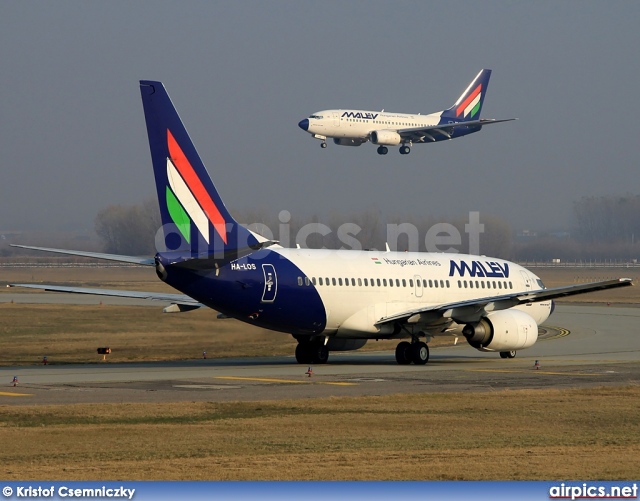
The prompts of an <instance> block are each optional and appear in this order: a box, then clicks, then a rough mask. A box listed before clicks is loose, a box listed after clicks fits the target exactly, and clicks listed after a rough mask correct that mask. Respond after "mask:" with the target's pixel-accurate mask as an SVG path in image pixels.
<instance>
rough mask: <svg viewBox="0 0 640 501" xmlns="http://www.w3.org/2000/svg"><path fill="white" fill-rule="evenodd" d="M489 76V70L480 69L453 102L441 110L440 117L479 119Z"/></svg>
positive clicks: (464, 119)
mask: <svg viewBox="0 0 640 501" xmlns="http://www.w3.org/2000/svg"><path fill="white" fill-rule="evenodd" d="M490 77H491V70H481V71H480V73H478V75H477V76H476V77H475V78H474V79H473V81H472V82H471V83H470V84H469V87H467V88H466V90H465V91H464V92H463V93H462V95H461V96H460V97H459V98H458V100H457V101H456V102H455V104H454V105H453V106H452V107H451V108H449V109H448V110H445V111H443V112H442V117H443V118H456V119H458V120H463V121H466V120H479V119H480V112H481V111H482V103H483V102H484V97H485V95H486V93H487V87H488V86H489V78H490Z"/></svg>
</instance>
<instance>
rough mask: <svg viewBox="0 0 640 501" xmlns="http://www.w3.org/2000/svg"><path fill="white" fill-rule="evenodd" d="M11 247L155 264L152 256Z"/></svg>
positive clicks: (148, 264) (13, 245) (146, 264)
mask: <svg viewBox="0 0 640 501" xmlns="http://www.w3.org/2000/svg"><path fill="white" fill-rule="evenodd" d="M11 247H18V248H20V249H31V250H38V251H44V252H55V253H57V254H69V255H71V256H81V257H92V258H95V259H106V260H107V261H119V262H121V263H132V264H140V265H143V266H155V259H154V258H152V257H140V256H121V255H119V254H105V253H102V252H86V251H75V250H65V249H51V248H49V247H33V246H31V245H16V244H11Z"/></svg>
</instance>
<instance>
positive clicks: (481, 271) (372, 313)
mask: <svg viewBox="0 0 640 501" xmlns="http://www.w3.org/2000/svg"><path fill="white" fill-rule="evenodd" d="M272 249H273V250H274V251H275V252H278V253H279V254H281V255H282V256H283V257H285V258H286V259H288V260H290V261H291V262H292V263H293V264H295V265H296V266H297V267H298V268H299V269H300V270H301V271H302V272H303V273H304V275H303V276H301V277H299V280H298V284H299V286H300V287H309V286H312V285H314V286H315V288H316V289H317V290H318V293H319V294H320V297H321V299H322V302H323V304H324V306H325V309H326V317H327V325H326V328H325V333H324V334H326V335H328V336H335V337H348V338H354V337H362V338H372V337H375V336H376V334H379V333H380V332H379V330H378V328H377V327H376V326H375V324H376V322H377V321H379V320H380V319H381V318H383V317H388V316H391V315H394V314H397V313H401V312H405V311H408V310H411V309H415V308H419V307H423V306H435V305H439V304H446V303H453V302H457V301H463V300H469V299H477V298H484V297H495V296H500V295H506V294H512V293H515V292H531V291H534V290H540V289H543V288H544V286H543V284H542V282H541V281H540V279H539V278H538V277H537V276H536V275H534V274H533V273H531V272H530V271H529V270H527V269H526V268H523V267H522V266H519V265H517V264H515V263H511V262H509V261H504V260H501V259H496V258H487V257H480V256H470V255H464V254H445V253H418V252H376V251H362V252H354V251H350V250H344V251H340V250H337V251H334V250H310V249H285V248H280V249H276V248H272ZM452 262H453V263H455V264H454V265H452ZM471 275H474V276H471ZM515 309H519V310H522V311H524V312H526V313H527V314H528V315H529V316H530V317H531V318H533V319H534V320H535V322H536V323H537V324H538V325H539V324H541V323H542V322H544V321H545V320H546V319H547V318H548V317H549V315H550V313H551V301H550V300H549V301H542V302H537V303H529V304H526V305H521V306H516V307H515ZM454 327H455V326H454ZM447 333H448V334H452V333H454V330H453V329H452V328H451V327H449V328H447ZM435 334H437V333H432V335H435ZM381 337H382V336H381Z"/></svg>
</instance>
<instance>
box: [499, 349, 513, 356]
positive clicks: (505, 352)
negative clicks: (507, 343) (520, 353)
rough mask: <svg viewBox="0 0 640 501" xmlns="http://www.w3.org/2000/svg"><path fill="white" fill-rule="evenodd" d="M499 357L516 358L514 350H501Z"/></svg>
mask: <svg viewBox="0 0 640 501" xmlns="http://www.w3.org/2000/svg"><path fill="white" fill-rule="evenodd" d="M500 358H516V350H511V351H501V352H500Z"/></svg>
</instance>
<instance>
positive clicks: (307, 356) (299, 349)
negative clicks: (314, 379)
mask: <svg viewBox="0 0 640 501" xmlns="http://www.w3.org/2000/svg"><path fill="white" fill-rule="evenodd" d="M296 362H298V363H299V364H310V363H311V343H310V342H309V341H299V342H298V346H296Z"/></svg>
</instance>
